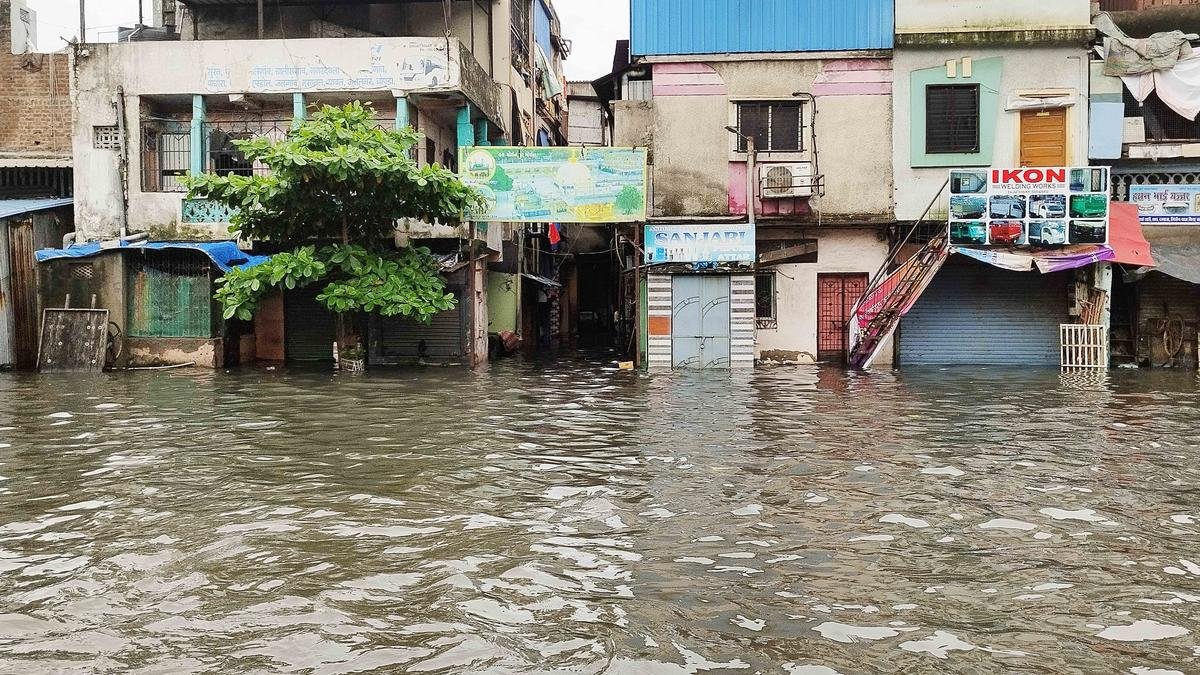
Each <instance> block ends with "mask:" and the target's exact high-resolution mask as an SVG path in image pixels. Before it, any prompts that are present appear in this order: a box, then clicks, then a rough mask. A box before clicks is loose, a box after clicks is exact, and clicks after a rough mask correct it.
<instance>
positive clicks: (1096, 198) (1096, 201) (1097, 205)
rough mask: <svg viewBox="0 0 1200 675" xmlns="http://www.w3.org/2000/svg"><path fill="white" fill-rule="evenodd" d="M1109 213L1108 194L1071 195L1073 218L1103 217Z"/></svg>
mask: <svg viewBox="0 0 1200 675" xmlns="http://www.w3.org/2000/svg"><path fill="white" fill-rule="evenodd" d="M1106 215H1108V195H1106V194H1099V195H1071V217H1072V218H1103V217H1105V216H1106Z"/></svg>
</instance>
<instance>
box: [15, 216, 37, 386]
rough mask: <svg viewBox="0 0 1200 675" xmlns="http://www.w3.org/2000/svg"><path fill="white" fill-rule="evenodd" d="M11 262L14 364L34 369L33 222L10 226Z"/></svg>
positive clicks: (35, 313) (35, 319)
mask: <svg viewBox="0 0 1200 675" xmlns="http://www.w3.org/2000/svg"><path fill="white" fill-rule="evenodd" d="M8 228H9V229H8V260H9V269H10V270H11V271H12V277H11V280H10V286H9V287H10V289H11V291H10V292H11V294H12V295H11V297H9V298H8V300H9V302H11V303H12V317H13V335H12V347H13V364H14V365H15V366H16V367H18V368H33V367H34V365H35V364H36V363H37V342H38V313H37V311H38V306H37V303H38V301H37V267H36V265H37V262H36V261H35V260H34V258H33V249H34V242H33V221H32V220H22V221H16V222H11V223H9V226H8Z"/></svg>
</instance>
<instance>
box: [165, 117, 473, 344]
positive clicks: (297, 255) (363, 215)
mask: <svg viewBox="0 0 1200 675" xmlns="http://www.w3.org/2000/svg"><path fill="white" fill-rule="evenodd" d="M417 142H418V136H417V134H416V132H415V131H413V130H412V129H411V128H406V129H400V130H396V129H384V128H380V127H379V126H378V124H377V120H376V117H375V113H374V111H373V110H371V108H370V107H368V106H364V105H363V104H362V103H359V102H353V103H348V104H346V105H344V106H341V107H331V106H326V107H324V108H322V109H321V110H319V111H318V112H316V113H315V114H314V115H313V116H312V118H311V119H308V120H305V121H304V122H302V123H300V124H298V125H296V126H295V127H294V128H293V129H292V130H291V131H290V132H288V135H287V137H286V138H285V139H284V140H283V141H279V142H273V141H272V140H270V139H268V138H256V139H253V140H246V141H235V145H236V147H237V148H238V150H239V151H240V152H241V153H242V154H243V155H244V156H245V158H246V160H247V161H248V162H250V163H253V164H261V165H264V166H266V167H267V168H268V169H270V172H269V173H267V174H265V175H257V174H256V175H251V176H241V175H235V174H226V175H218V174H203V175H200V176H189V177H188V178H187V179H186V183H187V186H188V188H189V196H190V197H204V198H208V199H212V200H215V201H217V202H220V203H223V204H225V205H226V206H228V207H230V208H232V209H234V214H233V216H232V217H231V230H233V231H238V232H240V233H241V235H242V236H243V237H246V238H251V239H255V240H259V241H272V242H281V243H286V244H291V243H295V244H299V245H300V246H299V247H298V248H296V249H294V250H292V251H289V252H286V253H280V254H277V255H275V256H273V257H272V258H271V260H270V261H269V262H267V263H265V264H263V265H260V266H258V267H254V268H250V269H242V270H234V271H231V272H230V273H228V274H226V275H225V277H224V278H222V279H221V281H220V288H219V289H218V290H217V293H216V299H217V300H218V301H220V302H221V304H222V306H223V308H224V314H225V316H226V318H231V317H235V316H236V317H239V318H243V319H247V318H249V317H250V316H251V315H252V313H253V311H254V309H255V308H256V307H257V305H258V302H259V300H260V299H261V298H262V297H263V295H265V294H266V293H267V292H269V291H270V290H271V289H274V288H280V287H283V288H289V289H290V288H297V287H302V286H307V285H309V284H312V283H317V282H325V283H326V286H325V287H324V289H323V291H322V292H321V294H320V295H318V296H317V299H318V301H320V302H321V303H322V304H324V305H325V307H327V308H329V309H330V310H332V311H334V312H339V313H348V312H360V311H361V312H376V313H379V314H383V315H385V316H395V315H404V316H412V317H414V318H416V319H418V320H422V321H428V320H429V318H430V317H432V316H433V314H435V313H437V312H439V311H443V310H445V309H449V308H451V307H453V305H454V299H453V296H452V295H449V294H447V293H446V292H445V286H444V284H443V283H442V280H441V278H440V277H439V276H438V273H437V266H436V264H435V263H434V261H433V258H432V257H431V255H430V254H429V251H428V249H418V248H412V247H408V248H406V249H403V250H400V251H397V250H395V248H394V247H393V246H392V234H393V230H394V228H395V221H397V220H399V219H402V218H415V219H420V220H425V221H428V222H434V221H451V220H456V219H457V218H459V216H460V214H462V213H463V212H465V211H468V210H471V209H475V208H478V206H479V205H480V197H479V195H478V193H476V192H475V191H474V190H473V189H472V188H470V187H468V186H466V185H465V184H463V183H462V181H460V180H459V179H458V177H457V176H455V175H454V173H452V172H451V171H449V170H447V169H445V168H443V167H441V166H438V165H434V164H431V165H427V166H423V167H422V166H418V164H417V162H416V161H414V160H413V159H412V158H411V157H410V156H409V150H410V148H412V147H413V146H414V145H415V144H416V143H417ZM331 241H340V242H341V244H340V245H329V246H323V247H318V245H317V244H318V243H319V242H331ZM308 244H312V245H308Z"/></svg>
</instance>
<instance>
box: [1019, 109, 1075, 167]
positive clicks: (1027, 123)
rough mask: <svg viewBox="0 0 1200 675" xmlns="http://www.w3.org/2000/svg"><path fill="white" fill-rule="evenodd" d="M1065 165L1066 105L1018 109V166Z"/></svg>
mask: <svg viewBox="0 0 1200 675" xmlns="http://www.w3.org/2000/svg"><path fill="white" fill-rule="evenodd" d="M1066 165H1067V109H1066V108H1054V109H1052V110H1023V111H1021V166H1066Z"/></svg>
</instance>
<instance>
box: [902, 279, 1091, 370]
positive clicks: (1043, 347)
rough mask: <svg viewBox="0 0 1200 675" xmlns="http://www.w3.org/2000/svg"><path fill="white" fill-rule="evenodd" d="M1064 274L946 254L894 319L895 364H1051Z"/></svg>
mask: <svg viewBox="0 0 1200 675" xmlns="http://www.w3.org/2000/svg"><path fill="white" fill-rule="evenodd" d="M1070 277H1071V273H1070V272H1057V273H1053V274H1039V273H1038V272H1010V271H1007V270H1002V269H1000V268H997V267H992V266H991V265H986V264H984V263H981V262H977V261H974V260H971V259H970V258H966V257H964V256H953V257H951V258H950V260H949V261H947V262H946V265H945V266H944V267H943V268H942V269H941V271H940V272H938V275H937V276H936V277H934V279H933V283H931V284H930V285H929V288H928V289H927V290H926V291H925V293H924V294H923V295H922V296H921V299H920V300H918V301H917V304H916V305H915V306H914V307H913V308H912V310H911V311H910V312H909V313H908V315H907V316H906V317H905V318H904V320H903V321H902V322H901V324H900V365H901V366H914V365H1009V366H1031V365H1035V366H1058V365H1059V360H1060V355H1059V344H1058V343H1059V335H1058V326H1059V324H1061V323H1065V322H1066V321H1067V283H1068V281H1069V280H1070Z"/></svg>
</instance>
